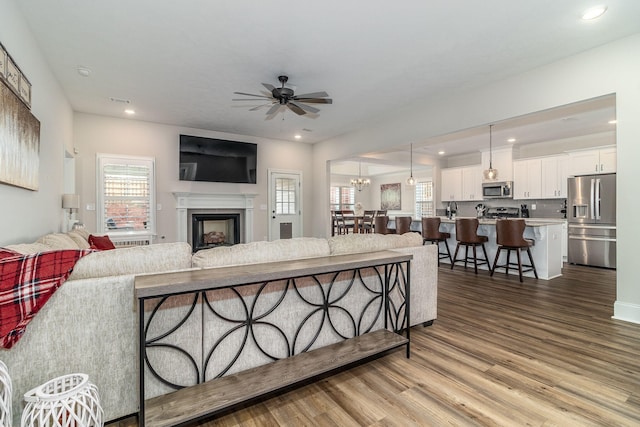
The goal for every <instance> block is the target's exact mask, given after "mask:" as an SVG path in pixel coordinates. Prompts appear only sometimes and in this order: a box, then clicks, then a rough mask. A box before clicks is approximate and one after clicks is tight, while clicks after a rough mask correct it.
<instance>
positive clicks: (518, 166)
mask: <svg viewBox="0 0 640 427" xmlns="http://www.w3.org/2000/svg"><path fill="white" fill-rule="evenodd" d="M541 197H542V161H541V160H540V159H528V160H517V161H515V162H513V198H514V199H516V200H517V199H540V198H541Z"/></svg>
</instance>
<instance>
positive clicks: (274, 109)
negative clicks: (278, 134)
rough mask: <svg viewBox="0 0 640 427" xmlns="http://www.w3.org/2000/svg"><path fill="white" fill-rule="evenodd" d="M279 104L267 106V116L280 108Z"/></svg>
mask: <svg viewBox="0 0 640 427" xmlns="http://www.w3.org/2000/svg"><path fill="white" fill-rule="evenodd" d="M280 106H281V105H280V104H275V105H274V106H273V107H271V108H269V111H267V116H270V115H272V114H273V115H275V114H276V113H277V112H278V110H279V109H280Z"/></svg>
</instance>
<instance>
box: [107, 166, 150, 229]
mask: <svg viewBox="0 0 640 427" xmlns="http://www.w3.org/2000/svg"><path fill="white" fill-rule="evenodd" d="M97 163H98V168H97V169H98V179H97V182H98V206H96V211H97V215H98V218H97V223H98V227H97V228H98V231H99V232H101V233H106V234H108V235H109V236H112V237H115V238H118V236H120V237H124V236H131V235H148V236H152V235H154V234H155V160H154V159H152V158H146V157H126V156H123V157H120V156H112V155H104V154H98V161H97Z"/></svg>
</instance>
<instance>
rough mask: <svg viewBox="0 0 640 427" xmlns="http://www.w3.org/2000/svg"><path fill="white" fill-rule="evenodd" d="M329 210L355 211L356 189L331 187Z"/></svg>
mask: <svg viewBox="0 0 640 427" xmlns="http://www.w3.org/2000/svg"><path fill="white" fill-rule="evenodd" d="M329 197H330V201H329V204H330V205H331V210H333V211H339V210H343V209H351V210H353V209H355V204H356V189H355V188H354V187H331V188H330V191H329Z"/></svg>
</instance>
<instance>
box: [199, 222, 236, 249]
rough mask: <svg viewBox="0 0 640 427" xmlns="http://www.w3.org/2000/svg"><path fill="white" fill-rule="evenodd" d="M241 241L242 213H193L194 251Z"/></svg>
mask: <svg viewBox="0 0 640 427" xmlns="http://www.w3.org/2000/svg"><path fill="white" fill-rule="evenodd" d="M237 243H240V214H228V213H223V214H192V215H191V245H192V247H193V252H197V251H199V250H201V249H209V248H215V247H218V246H231V245H235V244H237Z"/></svg>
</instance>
